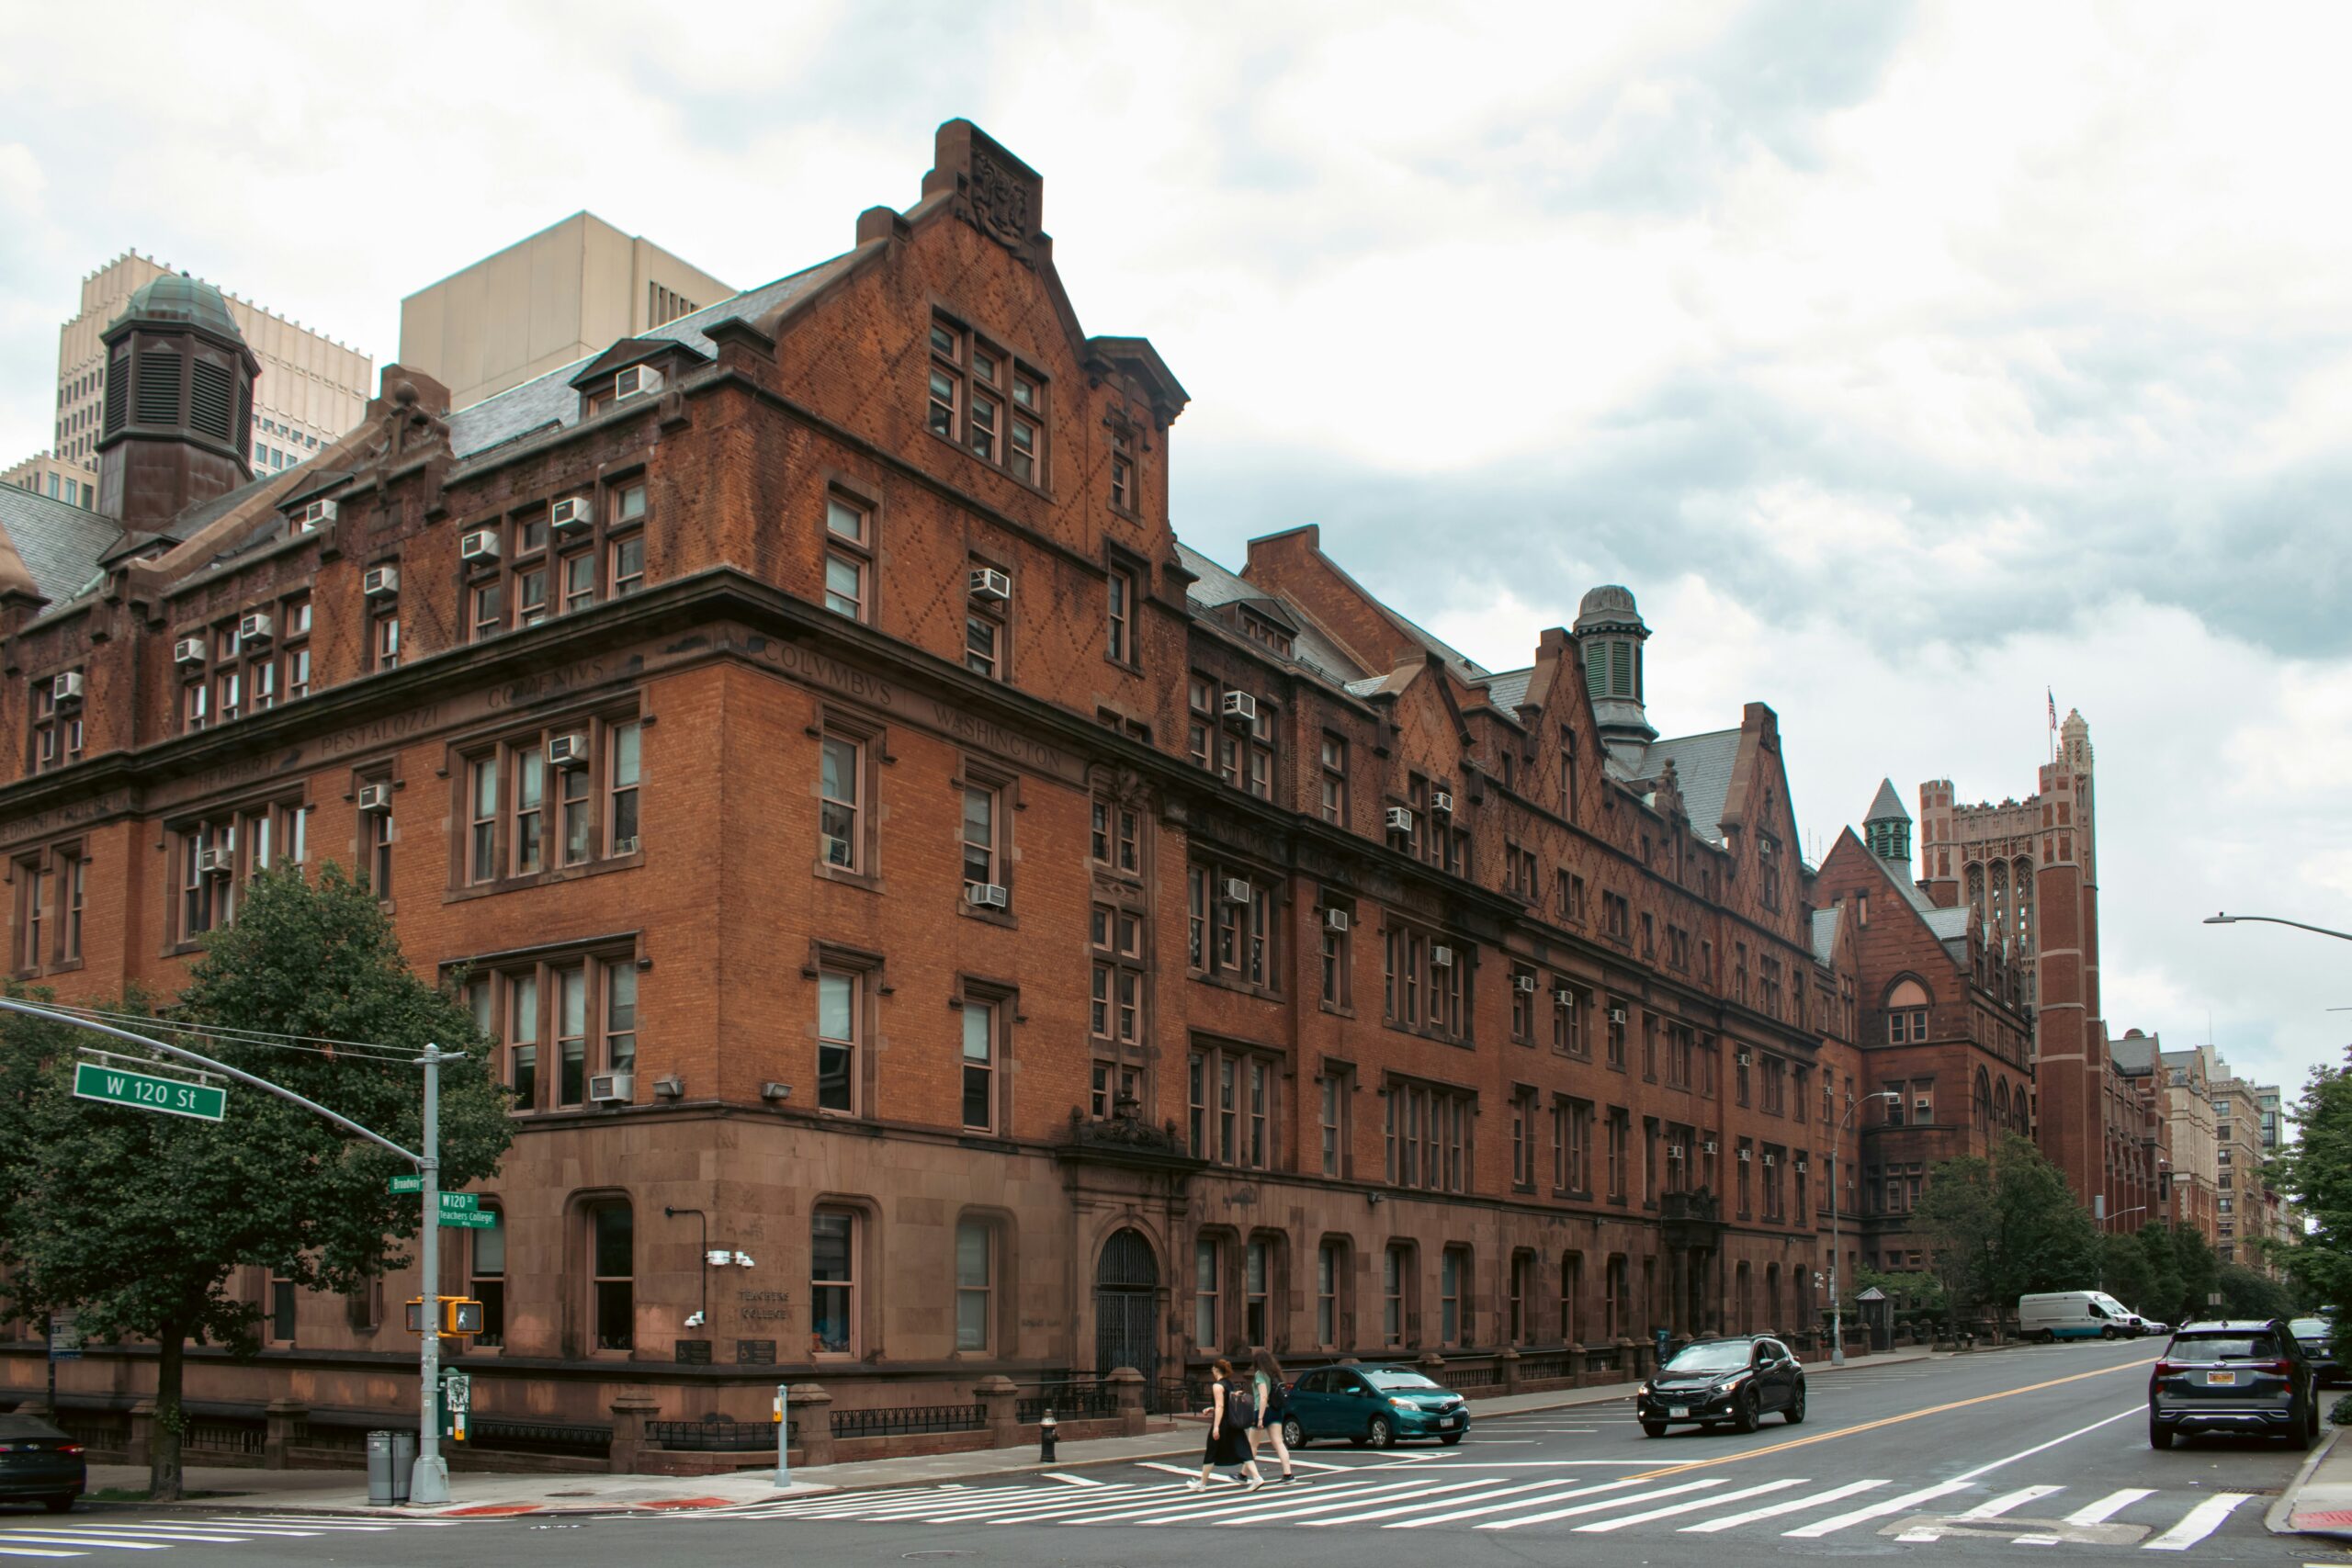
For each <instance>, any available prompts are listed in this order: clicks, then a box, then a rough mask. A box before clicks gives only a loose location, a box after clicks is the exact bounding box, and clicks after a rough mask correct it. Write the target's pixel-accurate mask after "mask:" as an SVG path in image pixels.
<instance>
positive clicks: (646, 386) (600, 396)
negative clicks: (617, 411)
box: [588, 365, 662, 419]
mask: <svg viewBox="0 0 2352 1568" xmlns="http://www.w3.org/2000/svg"><path fill="white" fill-rule="evenodd" d="M661 389H662V372H660V371H659V370H656V369H654V368H653V367H651V366H650V365H629V366H624V367H622V368H620V369H619V370H616V371H615V372H614V373H613V378H612V380H611V381H610V382H609V383H608V384H607V385H605V387H603V388H602V389H598V390H596V391H594V392H591V393H589V394H588V414H589V417H590V418H592V419H593V418H594V417H595V416H596V415H597V414H600V413H603V412H605V410H606V409H608V408H611V407H612V406H613V405H614V404H615V403H616V402H618V401H620V400H622V399H623V398H634V397H636V396H638V395H639V394H640V393H644V392H658V391H660V390H661Z"/></svg>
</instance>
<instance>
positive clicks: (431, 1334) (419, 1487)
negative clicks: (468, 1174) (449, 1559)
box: [408, 1045, 449, 1505]
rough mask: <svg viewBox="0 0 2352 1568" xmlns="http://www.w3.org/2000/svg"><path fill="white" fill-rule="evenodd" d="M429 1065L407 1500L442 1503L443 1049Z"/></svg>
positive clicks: (445, 1482)
mask: <svg viewBox="0 0 2352 1568" xmlns="http://www.w3.org/2000/svg"><path fill="white" fill-rule="evenodd" d="M419 1060H421V1061H422V1062H423V1063H424V1138H423V1140H422V1143H423V1145H424V1153H423V1155H422V1156H421V1157H420V1158H419V1159H418V1160H417V1162H416V1168H417V1170H418V1172H419V1173H420V1174H421V1175H423V1176H424V1224H422V1225H421V1226H420V1227H419V1228H418V1230H417V1233H416V1234H417V1236H418V1242H417V1246H418V1247H419V1254H418V1258H419V1262H418V1267H419V1271H420V1272H421V1273H422V1274H423V1275H424V1280H423V1281H422V1282H423V1285H424V1334H423V1335H421V1336H419V1343H418V1346H417V1352H416V1356H417V1408H418V1410H419V1412H420V1415H421V1418H420V1419H419V1420H418V1422H417V1424H416V1465H415V1468H414V1469H413V1470H412V1471H410V1472H409V1483H408V1500H409V1501H410V1502H412V1503H415V1504H419V1505H437V1504H441V1503H447V1501H448V1500H449V1461H447V1460H445V1459H443V1458H442V1457H441V1413H440V1412H439V1411H438V1410H437V1409H435V1405H436V1404H438V1403H439V1399H440V1393H441V1047H440V1046H438V1045H427V1046H426V1047H425V1048H424V1055H423V1056H422V1057H420V1058H419Z"/></svg>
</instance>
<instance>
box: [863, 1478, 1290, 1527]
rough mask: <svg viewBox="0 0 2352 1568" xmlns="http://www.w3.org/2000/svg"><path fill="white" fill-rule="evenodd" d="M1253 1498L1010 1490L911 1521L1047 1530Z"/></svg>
mask: <svg viewBox="0 0 2352 1568" xmlns="http://www.w3.org/2000/svg"><path fill="white" fill-rule="evenodd" d="M1247 1495H1249V1494H1247V1493H1245V1492H1243V1491H1242V1490H1241V1488H1240V1487H1238V1486H1227V1487H1212V1488H1210V1489H1209V1490H1207V1491H1205V1492H1193V1491H1189V1490H1187V1489H1186V1488H1184V1487H1182V1486H1170V1485H1168V1484H1167V1483H1154V1484H1151V1485H1146V1486H1128V1487H1123V1488H1119V1489H1117V1490H1115V1491H1114V1489H1112V1488H1110V1487H1105V1488H1103V1490H1102V1491H1100V1492H1090V1493H1088V1494H1087V1495H1085V1496H1083V1497H1048V1498H1040V1497H1038V1496H1037V1495H1035V1493H1030V1492H1021V1491H1015V1490H1012V1488H1006V1489H1004V1490H1001V1491H1000V1492H999V1493H998V1494H997V1495H996V1497H995V1498H994V1499H993V1500H991V1501H990V1502H989V1503H987V1504H986V1505H984V1506H968V1507H964V1508H957V1509H953V1510H947V1511H941V1510H937V1509H932V1510H926V1511H923V1512H922V1513H920V1514H916V1515H910V1516H908V1517H919V1518H921V1519H922V1520H923V1521H924V1522H925V1523H932V1524H953V1523H955V1522H956V1521H958V1520H966V1521H969V1522H971V1523H974V1524H1044V1523H1046V1522H1049V1521H1057V1520H1060V1519H1065V1518H1068V1519H1072V1520H1076V1521H1079V1522H1080V1523H1091V1522H1092V1521H1093V1520H1095V1519H1097V1518H1114V1517H1116V1518H1124V1517H1129V1516H1130V1515H1132V1514H1136V1513H1146V1514H1148V1513H1153V1512H1156V1511H1158V1510H1159V1509H1162V1508H1172V1507H1175V1506H1179V1505H1181V1504H1183V1503H1185V1502H1186V1500H1187V1499H1189V1500H1190V1501H1191V1503H1192V1504H1193V1506H1200V1507H1214V1506H1222V1505H1225V1504H1228V1503H1234V1504H1238V1503H1239V1502H1240V1501H1241V1499H1242V1498H1243V1497H1245V1496H1247Z"/></svg>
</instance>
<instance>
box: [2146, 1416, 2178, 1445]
mask: <svg viewBox="0 0 2352 1568" xmlns="http://www.w3.org/2000/svg"><path fill="white" fill-rule="evenodd" d="M2172 1438H2173V1431H2172V1428H2171V1427H2167V1426H2165V1424H2164V1423H2163V1422H2161V1421H2159V1420H2157V1419H2156V1418H2155V1417H2154V1416H2149V1417H2148V1446H2149V1447H2150V1448H2152V1449H2168V1448H2170V1447H2172Z"/></svg>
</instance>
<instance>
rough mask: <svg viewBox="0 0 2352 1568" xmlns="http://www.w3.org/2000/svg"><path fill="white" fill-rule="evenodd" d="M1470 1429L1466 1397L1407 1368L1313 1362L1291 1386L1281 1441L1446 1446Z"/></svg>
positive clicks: (1360, 1445) (1295, 1444)
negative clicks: (1431, 1441)
mask: <svg viewBox="0 0 2352 1568" xmlns="http://www.w3.org/2000/svg"><path fill="white" fill-rule="evenodd" d="M1469 1429H1470V1402H1469V1401H1468V1400H1466V1399H1464V1398H1463V1397H1462V1395H1460V1394H1458V1393H1454V1392H1453V1390H1452V1389H1450V1388H1440V1387H1439V1386H1438V1385H1437V1384H1436V1383H1433V1382H1430V1380H1429V1379H1427V1378H1425V1377H1423V1376H1422V1375H1421V1374H1420V1373H1419V1372H1417V1371H1413V1369H1412V1368H1410V1367H1379V1366H1374V1367H1318V1368H1317V1369H1316V1370H1315V1371H1311V1372H1303V1373H1301V1374H1300V1375H1299V1379H1298V1381H1297V1382H1295V1383H1293V1384H1292V1385H1291V1389H1290V1395H1289V1409H1288V1411H1287V1413H1286V1414H1284V1416H1283V1441H1284V1442H1285V1443H1288V1444H1289V1445H1290V1446H1291V1447H1292V1448H1298V1447H1301V1446H1302V1445H1304V1444H1306V1443H1310V1442H1313V1441H1314V1440H1315V1439H1316V1438H1346V1439H1347V1440H1348V1441H1350V1442H1351V1443H1353V1444H1355V1445H1356V1447H1358V1448H1365V1447H1371V1448H1375V1449H1385V1448H1392V1447H1394V1446H1395V1445H1396V1444H1397V1442H1398V1441H1399V1440H1400V1439H1402V1438H1436V1439H1437V1440H1438V1441H1439V1442H1441V1443H1445V1444H1448V1445H1452V1444H1454V1443H1458V1442H1460V1441H1461V1440H1462V1435H1463V1434H1464V1433H1465V1432H1467V1431H1468V1430H1469Z"/></svg>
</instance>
